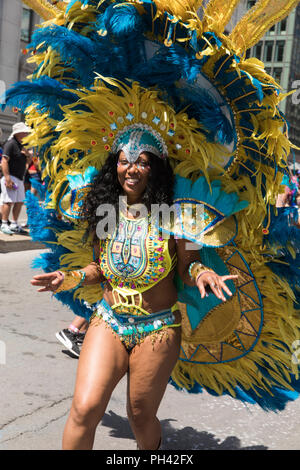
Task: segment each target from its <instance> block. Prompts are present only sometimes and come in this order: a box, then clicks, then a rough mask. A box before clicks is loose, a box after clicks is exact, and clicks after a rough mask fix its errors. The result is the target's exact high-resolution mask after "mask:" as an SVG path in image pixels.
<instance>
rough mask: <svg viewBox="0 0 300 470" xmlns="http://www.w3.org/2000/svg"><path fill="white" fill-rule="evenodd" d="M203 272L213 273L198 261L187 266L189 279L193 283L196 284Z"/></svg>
mask: <svg viewBox="0 0 300 470" xmlns="http://www.w3.org/2000/svg"><path fill="white" fill-rule="evenodd" d="M205 272H214V271H213V270H212V269H210V268H208V267H207V266H204V264H202V263H200V261H193V263H191V264H190V265H189V275H190V278H191V279H192V280H193V281H195V282H197V280H198V277H199V276H201V274H203V273H205Z"/></svg>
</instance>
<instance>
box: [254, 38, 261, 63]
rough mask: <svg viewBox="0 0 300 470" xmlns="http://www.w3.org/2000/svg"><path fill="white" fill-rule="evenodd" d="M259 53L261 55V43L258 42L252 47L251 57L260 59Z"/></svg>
mask: <svg viewBox="0 0 300 470" xmlns="http://www.w3.org/2000/svg"><path fill="white" fill-rule="evenodd" d="M261 53H262V42H259V43H258V44H256V45H255V46H254V47H253V57H256V58H257V59H259V60H260V59H261Z"/></svg>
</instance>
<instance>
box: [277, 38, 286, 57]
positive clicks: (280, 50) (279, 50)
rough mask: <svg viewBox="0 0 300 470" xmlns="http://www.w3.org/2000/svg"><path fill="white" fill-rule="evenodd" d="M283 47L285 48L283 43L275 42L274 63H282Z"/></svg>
mask: <svg viewBox="0 0 300 470" xmlns="http://www.w3.org/2000/svg"><path fill="white" fill-rule="evenodd" d="M284 46H285V42H284V41H276V47H275V61H276V62H282V61H283V57H284Z"/></svg>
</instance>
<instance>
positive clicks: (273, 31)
mask: <svg viewBox="0 0 300 470" xmlns="http://www.w3.org/2000/svg"><path fill="white" fill-rule="evenodd" d="M275 33H276V25H275V24H274V25H273V26H272V28H270V29H269V31H267V33H266V35H267V36H272V35H274V34H275Z"/></svg>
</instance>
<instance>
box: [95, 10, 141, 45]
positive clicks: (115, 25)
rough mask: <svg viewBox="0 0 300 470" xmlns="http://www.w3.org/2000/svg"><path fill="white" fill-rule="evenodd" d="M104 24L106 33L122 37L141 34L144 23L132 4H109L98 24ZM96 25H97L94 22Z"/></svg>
mask: <svg viewBox="0 0 300 470" xmlns="http://www.w3.org/2000/svg"><path fill="white" fill-rule="evenodd" d="M101 25H104V27H105V29H106V31H107V32H108V34H112V35H114V36H116V37H122V38H123V36H128V35H132V36H131V37H132V38H133V36H134V34H141V33H142V31H143V29H144V25H143V20H142V18H141V16H140V14H139V13H138V10H137V9H136V8H135V7H134V6H133V5H128V4H125V5H120V4H117V5H111V6H109V7H108V8H107V9H106V10H105V12H104V14H103V16H102V17H100V24H99V26H101ZM96 26H98V25H97V24H96Z"/></svg>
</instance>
